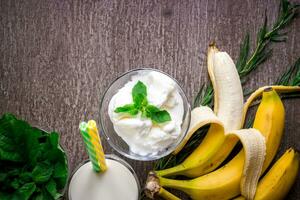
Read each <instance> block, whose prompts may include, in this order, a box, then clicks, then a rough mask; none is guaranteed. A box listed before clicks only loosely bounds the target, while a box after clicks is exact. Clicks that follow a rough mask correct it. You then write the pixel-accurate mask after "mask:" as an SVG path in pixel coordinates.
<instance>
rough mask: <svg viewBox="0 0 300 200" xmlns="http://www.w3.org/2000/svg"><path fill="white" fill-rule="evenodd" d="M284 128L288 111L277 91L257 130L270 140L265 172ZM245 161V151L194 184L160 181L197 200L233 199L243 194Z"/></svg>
mask: <svg viewBox="0 0 300 200" xmlns="http://www.w3.org/2000/svg"><path fill="white" fill-rule="evenodd" d="M283 127H284V107H283V104H282V102H281V100H280V98H279V96H278V94H277V93H276V92H275V91H274V90H268V91H266V92H264V93H263V98H262V101H261V104H260V105H259V107H258V110H257V113H256V116H255V121H254V128H256V129H258V130H259V131H260V132H261V133H262V134H263V136H264V137H265V139H266V157H265V161H264V164H263V167H262V171H264V170H265V169H266V168H267V167H268V165H269V164H270V162H271V161H272V159H273V157H274V156H275V154H276V152H277V149H278V146H279V143H280V140H281V136H282V133H283ZM244 161H245V154H244V150H241V152H239V153H238V155H236V156H235V157H234V158H233V159H232V160H231V161H230V162H228V163H227V164H226V165H225V166H223V167H221V168H220V169H218V170H216V171H214V172H211V173H209V174H206V175H204V176H201V177H198V178H195V179H192V180H173V179H167V178H163V177H158V178H159V184H160V186H162V187H169V188H175V189H178V190H182V191H184V192H185V193H187V194H188V195H189V196H190V197H192V199H196V200H201V199H205V200H220V199H230V198H233V197H235V196H237V195H239V194H240V193H241V188H240V183H241V180H242V178H243V177H244V174H243V167H244Z"/></svg>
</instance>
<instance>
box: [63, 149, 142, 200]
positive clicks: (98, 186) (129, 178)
mask: <svg viewBox="0 0 300 200" xmlns="http://www.w3.org/2000/svg"><path fill="white" fill-rule="evenodd" d="M105 157H106V163H107V171H105V172H104V173H96V172H95V171H94V170H93V167H92V164H91V162H90V161H89V160H87V161H85V162H83V163H82V164H81V165H79V167H78V168H77V169H76V170H75V171H74V173H73V174H72V176H71V178H70V181H69V186H68V198H69V199H70V200H83V199H88V200H99V199H103V200H116V199H128V200H138V199H139V198H140V184H139V181H138V178H137V176H136V174H135V172H134V170H133V169H132V167H131V166H130V165H129V164H128V163H127V162H126V161H124V160H122V159H121V158H119V157H117V156H115V155H105Z"/></svg>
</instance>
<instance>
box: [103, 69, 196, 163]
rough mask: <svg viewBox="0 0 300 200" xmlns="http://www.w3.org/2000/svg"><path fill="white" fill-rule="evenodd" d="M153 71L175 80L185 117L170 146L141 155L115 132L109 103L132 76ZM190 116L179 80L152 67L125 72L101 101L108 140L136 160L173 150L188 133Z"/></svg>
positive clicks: (104, 127) (162, 154)
mask: <svg viewBox="0 0 300 200" xmlns="http://www.w3.org/2000/svg"><path fill="white" fill-rule="evenodd" d="M151 71H156V72H159V73H162V74H164V75H167V76H168V77H169V78H171V79H172V80H173V81H174V82H175V87H176V89H177V91H178V93H179V94H180V96H181V98H182V100H183V106H184V114H183V119H182V124H181V134H180V136H179V137H178V138H177V139H176V141H175V142H174V143H172V144H171V145H170V146H168V147H167V148H166V149H164V150H163V151H160V152H158V153H157V154H155V155H153V154H151V155H147V156H144V155H139V154H136V153H133V152H131V151H130V148H129V146H128V144H127V143H126V142H125V141H124V140H123V139H122V138H121V137H120V136H119V135H118V134H117V133H116V132H115V130H114V127H113V123H112V122H111V120H110V118H109V115H108V105H109V102H110V100H111V98H112V97H113V96H114V95H115V94H116V93H117V92H118V90H119V89H120V88H122V87H124V85H125V84H126V83H127V82H129V81H131V78H132V76H136V75H138V74H140V73H148V72H151ZM190 117H191V109H190V105H189V103H188V100H187V98H186V95H185V93H184V92H183V90H182V88H181V87H180V86H179V84H178V82H177V81H176V80H175V79H174V78H172V77H171V76H170V75H168V74H166V73H164V72H162V71H159V70H157V69H151V68H139V69H134V70H131V71H128V72H126V73H124V74H123V75H121V76H120V77H118V78H117V79H115V80H114V81H113V82H112V83H111V85H110V86H109V87H108V89H107V90H106V91H105V93H104V95H103V97H102V100H101V103H100V122H101V129H102V133H103V134H104V136H105V138H106V140H107V141H108V143H109V144H110V146H111V147H113V148H114V149H115V150H116V151H117V152H118V153H120V154H122V155H124V156H126V157H128V158H131V159H134V160H144V161H149V160H156V159H159V158H162V157H164V156H166V155H168V154H170V153H171V152H173V151H174V150H175V149H176V147H177V146H178V145H179V143H180V142H181V141H182V140H183V138H184V137H185V136H186V134H187V131H188V128H189V124H190Z"/></svg>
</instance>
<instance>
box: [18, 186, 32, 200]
mask: <svg viewBox="0 0 300 200" xmlns="http://www.w3.org/2000/svg"><path fill="white" fill-rule="evenodd" d="M35 189H36V185H35V184H34V183H26V184H24V185H23V186H22V187H20V188H19V189H18V190H17V193H18V195H19V196H20V197H21V199H24V200H27V199H29V198H30V196H31V195H32V194H33V193H34V191H35Z"/></svg>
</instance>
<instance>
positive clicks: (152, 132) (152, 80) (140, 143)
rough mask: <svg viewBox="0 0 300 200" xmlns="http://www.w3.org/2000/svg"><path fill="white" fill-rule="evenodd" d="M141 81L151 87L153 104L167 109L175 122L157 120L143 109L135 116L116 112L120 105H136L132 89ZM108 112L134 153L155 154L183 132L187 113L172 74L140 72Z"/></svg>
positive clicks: (150, 92)
mask: <svg viewBox="0 0 300 200" xmlns="http://www.w3.org/2000/svg"><path fill="white" fill-rule="evenodd" d="M138 81H141V82H143V83H144V84H145V85H146V87H147V99H148V102H149V104H151V105H154V106H156V107H158V108H160V109H162V110H166V111H167V112H168V113H169V114H170V116H171V121H168V122H164V123H158V124H157V123H153V122H152V121H151V119H149V118H146V117H143V116H142V114H141V112H139V113H138V114H137V115H135V116H132V115H130V114H127V113H116V112H114V111H115V109H116V108H117V107H121V106H124V105H126V104H132V102H133V99H132V88H133V87H134V86H135V84H136V83H137V82H138ZM108 114H109V117H110V119H111V121H112V123H113V126H114V129H115V131H116V133H117V134H118V135H119V136H120V137H121V138H122V139H123V140H124V141H125V142H126V143H127V144H128V146H129V148H130V150H131V151H132V152H133V153H136V154H139V155H142V156H144V155H145V156H146V155H155V154H157V153H158V152H160V151H163V150H165V149H166V148H168V147H169V146H170V145H171V144H172V143H174V142H175V141H176V140H177V138H178V137H179V136H180V134H181V124H182V118H183V114H184V107H183V100H182V98H181V96H180V94H179V92H178V90H177V88H176V83H175V82H174V80H172V79H171V78H170V77H168V76H167V75H165V74H162V73H160V72H156V71H152V72H140V73H139V74H138V75H135V76H133V77H132V78H131V81H129V82H128V83H126V84H125V85H124V87H122V88H121V89H120V90H119V91H118V92H117V93H116V94H115V95H114V96H113V97H112V99H111V100H110V102H109V107H108Z"/></svg>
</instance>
